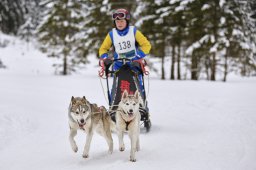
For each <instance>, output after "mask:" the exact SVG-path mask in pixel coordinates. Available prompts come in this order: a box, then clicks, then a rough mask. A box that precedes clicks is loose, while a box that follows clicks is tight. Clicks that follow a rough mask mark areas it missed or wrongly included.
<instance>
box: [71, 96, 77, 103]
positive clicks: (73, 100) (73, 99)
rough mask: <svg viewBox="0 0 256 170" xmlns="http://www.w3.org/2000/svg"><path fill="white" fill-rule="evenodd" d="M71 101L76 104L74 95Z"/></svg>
mask: <svg viewBox="0 0 256 170" xmlns="http://www.w3.org/2000/svg"><path fill="white" fill-rule="evenodd" d="M71 102H72V104H76V99H75V98H74V96H72V97H71Z"/></svg>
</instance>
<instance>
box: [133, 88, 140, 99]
mask: <svg viewBox="0 0 256 170" xmlns="http://www.w3.org/2000/svg"><path fill="white" fill-rule="evenodd" d="M134 97H135V99H137V100H138V99H139V91H138V90H136V92H135V94H134Z"/></svg>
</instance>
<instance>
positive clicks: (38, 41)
mask: <svg viewBox="0 0 256 170" xmlns="http://www.w3.org/2000/svg"><path fill="white" fill-rule="evenodd" d="M117 8H126V9H128V10H129V11H130V13H131V16H132V19H131V24H132V25H135V26H136V27H137V28H138V29H139V30H140V31H141V32H142V33H143V34H144V35H145V36H146V37H147V38H148V39H149V40H150V42H151V43H152V51H151V54H150V56H148V57H147V58H150V59H151V60H150V61H149V66H150V69H151V70H152V71H155V72H158V73H159V74H158V75H159V79H163V80H164V79H171V80H198V79H205V80H210V81H215V80H216V79H217V78H216V77H217V76H218V77H219V79H220V80H222V81H226V80H227V76H228V74H230V73H236V74H238V75H241V76H255V75H256V10H255V9H256V1H254V0H129V1H128V0H127V1H123V0H95V1H92V0H1V1H0V51H1V48H5V47H6V46H8V45H9V44H10V43H9V42H8V41H7V40H5V38H4V36H3V35H5V34H8V35H12V36H15V37H17V38H19V39H23V40H24V41H25V42H26V43H31V42H32V44H33V45H35V46H36V47H37V48H38V49H40V51H42V52H43V53H45V54H46V56H48V57H52V58H58V59H60V60H61V61H62V62H58V63H56V64H54V67H56V70H58V74H61V75H68V74H72V73H74V72H76V70H77V69H78V68H81V67H83V66H84V65H86V64H88V63H89V62H90V61H89V59H88V56H90V55H94V56H95V57H98V49H99V47H100V45H101V43H102V41H103V40H104V38H105V36H106V35H107V33H108V32H109V31H110V30H111V29H112V27H113V21H112V19H111V14H112V12H113V10H114V9H117ZM154 62H159V63H160V64H159V66H160V67H158V68H154ZM166 63H168V64H166ZM96 64H97V63H96ZM4 68H5V63H4V62H3V61H2V60H1V53H0V69H4ZM166 73H168V74H166ZM167 75H168V76H167Z"/></svg>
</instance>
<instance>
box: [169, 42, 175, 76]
mask: <svg viewBox="0 0 256 170" xmlns="http://www.w3.org/2000/svg"><path fill="white" fill-rule="evenodd" d="M174 70H175V45H172V59H171V77H170V79H171V80H174V79H175V77H174Z"/></svg>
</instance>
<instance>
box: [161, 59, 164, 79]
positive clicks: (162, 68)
mask: <svg viewBox="0 0 256 170" xmlns="http://www.w3.org/2000/svg"><path fill="white" fill-rule="evenodd" d="M164 58H165V56H164V55H163V56H162V66H161V72H162V74H161V75H162V76H161V79H162V80H165V73H164Z"/></svg>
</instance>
